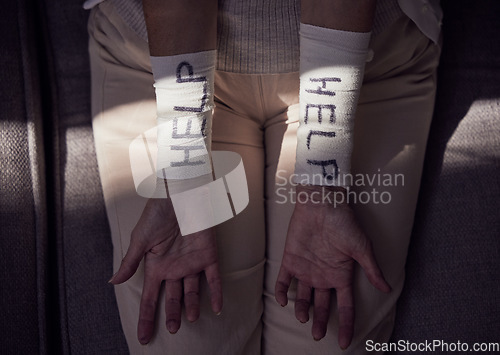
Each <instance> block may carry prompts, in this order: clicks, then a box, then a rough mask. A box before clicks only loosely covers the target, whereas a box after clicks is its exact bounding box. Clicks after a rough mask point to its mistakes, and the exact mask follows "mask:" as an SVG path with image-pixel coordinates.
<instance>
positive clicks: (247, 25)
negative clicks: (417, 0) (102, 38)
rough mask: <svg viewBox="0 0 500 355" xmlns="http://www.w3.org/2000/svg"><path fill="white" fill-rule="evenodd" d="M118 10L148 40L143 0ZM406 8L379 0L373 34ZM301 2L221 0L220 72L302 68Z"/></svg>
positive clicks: (124, 1) (120, 2)
mask: <svg viewBox="0 0 500 355" xmlns="http://www.w3.org/2000/svg"><path fill="white" fill-rule="evenodd" d="M110 1H112V2H113V5H114V6H115V7H116V10H117V12H118V14H119V15H120V16H121V17H122V18H123V20H124V21H125V22H126V23H127V24H128V25H129V26H130V28H131V29H132V30H133V31H135V32H136V33H137V34H138V35H139V36H140V37H142V38H143V39H144V40H147V31H146V23H145V21H144V14H143V11H142V2H141V0H110ZM401 15H403V12H402V11H401V9H400V8H399V5H398V2H397V0H379V1H378V4H377V11H376V14H375V19H374V24H373V29H372V35H374V36H376V35H377V34H378V33H380V32H381V31H382V30H383V29H384V28H386V27H387V26H388V25H390V24H391V23H393V22H394V21H395V20H397V19H398V18H399V17H400V16H401ZM299 19H300V0H273V1H267V0H246V1H235V0H219V18H218V30H217V34H218V46H217V54H218V58H217V66H216V68H217V70H222V71H228V72H234V73H242V74H270V73H287V72H294V71H298V70H299Z"/></svg>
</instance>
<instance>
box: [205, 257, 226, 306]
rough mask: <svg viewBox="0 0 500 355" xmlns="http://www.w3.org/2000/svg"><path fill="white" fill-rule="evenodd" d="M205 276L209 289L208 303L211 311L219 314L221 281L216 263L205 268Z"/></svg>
mask: <svg viewBox="0 0 500 355" xmlns="http://www.w3.org/2000/svg"><path fill="white" fill-rule="evenodd" d="M205 276H206V278H207V282H208V288H209V290H210V303H211V305H212V311H214V313H215V314H217V315H219V314H220V313H221V312H222V281H221V278H220V273H219V265H218V264H217V263H215V264H212V265H210V266H208V267H207V268H206V269H205Z"/></svg>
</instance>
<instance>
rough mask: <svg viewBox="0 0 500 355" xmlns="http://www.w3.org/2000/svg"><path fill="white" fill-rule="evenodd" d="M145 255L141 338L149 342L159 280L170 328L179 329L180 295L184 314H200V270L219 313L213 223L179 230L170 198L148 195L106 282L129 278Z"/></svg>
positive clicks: (217, 270) (214, 308)
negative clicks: (118, 262) (187, 231)
mask: <svg viewBox="0 0 500 355" xmlns="http://www.w3.org/2000/svg"><path fill="white" fill-rule="evenodd" d="M143 258H144V286H143V290H142V298H141V305H140V311H139V324H138V327H137V336H138V339H139V342H140V343H141V344H147V343H148V342H149V341H150V340H151V337H152V335H153V330H154V321H155V313H156V307H157V304H158V295H159V292H160V286H161V283H162V282H163V281H165V313H166V327H167V329H168V331H169V332H170V333H176V332H177V331H178V330H179V327H180V324H181V306H182V304H181V300H182V299H183V301H184V306H185V308H186V317H187V319H188V320H189V321H191V322H194V321H195V320H197V319H198V317H199V314H200V301H199V281H200V274H201V272H202V271H204V272H205V276H206V278H207V281H208V286H209V289H210V300H211V304H212V310H213V311H214V312H215V313H220V311H221V310H222V286H221V280H220V275H219V267H218V262H217V246H216V242H215V232H214V229H213V228H210V229H206V230H203V231H201V232H197V233H193V234H190V235H187V236H182V235H181V233H180V230H179V226H178V224H177V220H176V217H175V213H174V209H173V206H172V201H171V200H170V199H150V200H149V201H148V203H147V204H146V207H145V209H144V211H143V213H142V215H141V218H140V219H139V222H138V223H137V225H136V226H135V228H134V230H133V231H132V235H131V240H130V247H129V249H128V251H127V254H126V255H125V257H124V258H123V260H122V263H121V265H120V268H119V270H118V271H117V272H116V274H115V275H114V276H113V277H112V278H111V280H110V282H111V283H112V284H114V285H117V284H120V283H123V282H125V281H127V280H128V279H129V278H130V277H132V275H133V274H134V273H135V272H136V270H137V267H138V266H139V263H140V262H141V260H142V259H143ZM183 290H184V292H183ZM183 293H184V297H183Z"/></svg>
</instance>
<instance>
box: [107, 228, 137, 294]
mask: <svg viewBox="0 0 500 355" xmlns="http://www.w3.org/2000/svg"><path fill="white" fill-rule="evenodd" d="M136 240H137V239H136V238H134V237H133V236H132V238H131V239H130V246H129V247H128V250H127V253H126V254H125V257H124V258H123V260H122V263H121V265H120V268H119V269H118V271H117V272H116V273H115V274H114V275H113V277H111V280H109V283H111V284H113V285H118V284H121V283H123V282H125V281H127V280H128V279H130V278H131V277H132V276H133V275H134V274H135V272H136V271H137V268H138V267H139V264H140V263H141V260H142V258H143V257H144V254H145V253H146V250H145V246H144V245H143V244H142V243H140V242H139V241H136Z"/></svg>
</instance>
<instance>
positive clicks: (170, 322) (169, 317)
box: [165, 280, 182, 334]
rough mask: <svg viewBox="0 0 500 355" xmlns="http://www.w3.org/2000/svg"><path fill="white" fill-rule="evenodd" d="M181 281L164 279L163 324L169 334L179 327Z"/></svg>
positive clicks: (175, 331)
mask: <svg viewBox="0 0 500 355" xmlns="http://www.w3.org/2000/svg"><path fill="white" fill-rule="evenodd" d="M181 297H182V283H181V281H180V280H166V281H165V316H166V321H165V325H166V327H167V330H168V331H169V332H170V333H171V334H175V333H177V331H178V330H179V328H180V327H181Z"/></svg>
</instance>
